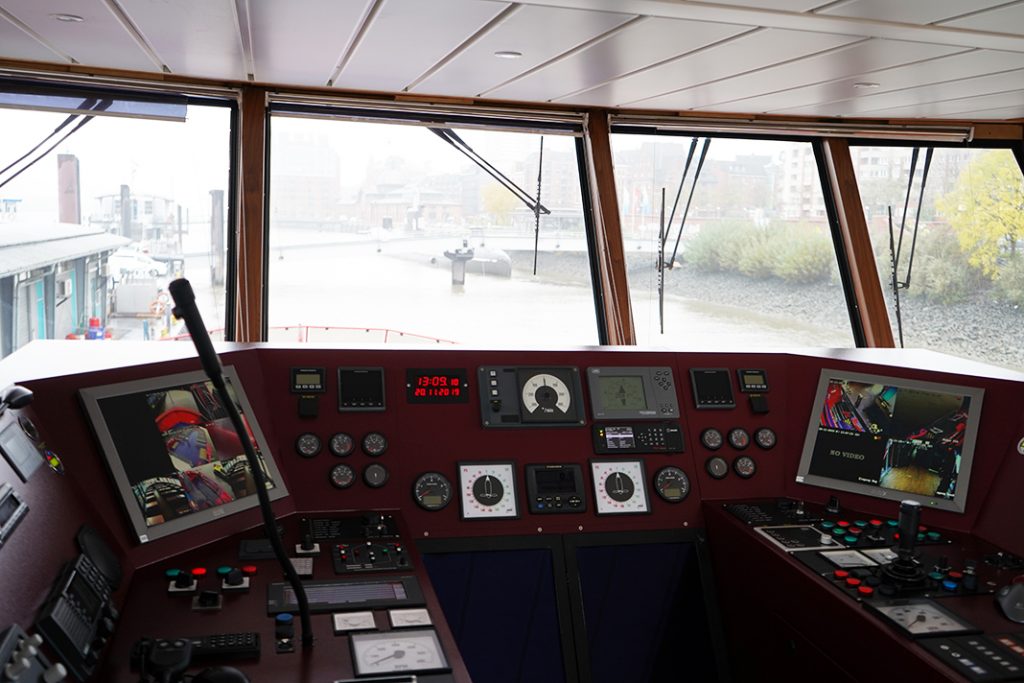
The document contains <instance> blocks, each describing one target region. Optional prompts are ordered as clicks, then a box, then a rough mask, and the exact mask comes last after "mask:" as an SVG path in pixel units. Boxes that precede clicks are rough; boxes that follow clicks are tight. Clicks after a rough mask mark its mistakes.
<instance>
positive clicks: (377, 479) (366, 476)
mask: <svg viewBox="0 0 1024 683" xmlns="http://www.w3.org/2000/svg"><path fill="white" fill-rule="evenodd" d="M389 476H390V475H389V474H388V468H386V467H384V465H381V464H380V463H378V462H375V463H373V464H372V465H370V466H369V467H367V468H366V469H365V470H363V481H365V482H366V485H367V486H369V487H371V488H375V489H379V488H380V487H381V486H383V485H384V484H386V483H388V477H389Z"/></svg>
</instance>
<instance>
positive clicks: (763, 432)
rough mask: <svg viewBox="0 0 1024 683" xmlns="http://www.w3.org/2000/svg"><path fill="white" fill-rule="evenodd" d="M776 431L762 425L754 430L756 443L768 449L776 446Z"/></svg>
mask: <svg viewBox="0 0 1024 683" xmlns="http://www.w3.org/2000/svg"><path fill="white" fill-rule="evenodd" d="M775 442H776V437H775V431H774V430H772V429H769V428H768V427H761V428H760V429H758V430H757V431H756V432H754V443H756V444H757V445H758V446H760V447H761V448H763V449H765V450H766V451H767V450H768V449H770V448H775Z"/></svg>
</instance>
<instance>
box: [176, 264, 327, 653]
mask: <svg viewBox="0 0 1024 683" xmlns="http://www.w3.org/2000/svg"><path fill="white" fill-rule="evenodd" d="M167 290H168V291H169V292H170V293H171V298H172V299H174V308H173V309H172V311H171V312H172V313H173V314H174V316H175V317H176V318H179V319H181V320H184V321H185V327H187V328H188V333H189V335H191V337H192V342H193V343H194V344H195V346H196V352H197V353H198V354H199V360H200V361H201V362H202V364H203V370H205V371H206V374H207V375H209V377H210V380H211V381H212V382H213V387H214V389H216V391H217V396H218V397H219V398H220V401H221V403H222V404H224V409H225V410H227V412H228V417H230V418H231V424H232V425H233V426H234V428H235V433H237V434H238V438H239V440H240V441H241V442H242V449H243V450H244V451H245V459H246V462H248V463H249V471H250V472H252V480H253V484H254V485H255V487H256V498H257V499H258V500H259V503H260V512H261V513H262V515H263V526H264V529H265V531H266V534H267V539H268V540H269V541H270V546H271V547H272V548H273V549H274V555H275V556H276V557H277V561H278V563H279V564H280V565H281V569H282V570H283V571H284V575H285V578H287V579H288V583H289V584H290V585H291V587H292V590H293V591H295V601H296V602H297V603H298V606H299V619H300V620H301V622H302V646H303V647H312V645H313V630H312V627H311V625H310V619H309V599H308V598H307V597H306V589H305V587H304V586H303V585H302V581H301V580H300V579H299V575H298V574H297V573H296V572H295V567H294V565H292V563H291V560H289V559H288V555H287V553H285V550H284V546H283V545H282V544H281V535H280V534H279V533H278V531H277V523H276V522H275V520H274V511H273V509H272V508H271V507H270V496H268V495H267V481H266V478H265V477H264V475H263V466H262V464H261V463H260V461H259V458H258V457H257V456H256V449H255V448H254V447H253V445H252V440H251V439H250V438H249V430H248V429H246V427H245V423H244V422H242V414H241V413H240V412H239V411H238V406H237V405H235V402H234V400H233V399H232V398H231V395H230V394H229V393H228V387H227V383H226V382H225V381H224V368H223V367H222V366H221V364H220V357H219V356H218V355H217V352H216V351H214V350H213V342H212V341H210V333H209V332H207V331H206V325H205V324H204V323H203V317H202V316H201V315H200V314H199V309H198V308H197V307H196V295H195V294H194V293H193V292H192V285H191V284H189V281H188V280H185V279H184V278H182V279H179V280H175V281H173V282H172V283H171V284H169V285H168V286H167Z"/></svg>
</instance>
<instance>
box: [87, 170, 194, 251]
mask: <svg viewBox="0 0 1024 683" xmlns="http://www.w3.org/2000/svg"><path fill="white" fill-rule="evenodd" d="M89 224H90V225H93V226H97V227H101V228H103V230H105V231H106V232H109V233H113V234H115V235H121V236H122V237H127V238H128V239H130V240H132V241H133V242H142V243H145V244H146V245H147V246H148V248H149V249H150V251H152V252H156V253H163V252H174V251H177V245H178V239H179V234H178V233H179V231H180V230H181V227H180V225H179V220H178V203H177V202H176V201H174V200H173V199H170V198H168V197H158V196H156V195H149V194H133V193H132V192H131V189H130V188H129V187H128V186H127V185H122V186H121V192H120V193H119V194H106V195H101V196H99V197H96V199H95V208H94V210H93V212H92V214H91V215H90V216H89Z"/></svg>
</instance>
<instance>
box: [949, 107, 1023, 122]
mask: <svg viewBox="0 0 1024 683" xmlns="http://www.w3.org/2000/svg"><path fill="white" fill-rule="evenodd" d="M957 118H965V119H992V120H994V121H999V120H1002V119H1020V118H1024V114H1021V107H1020V106H1016V107H999V108H997V109H972V110H971V111H965V112H963V113H962V114H957Z"/></svg>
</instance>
